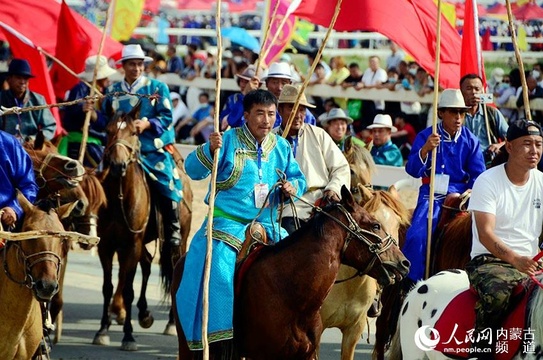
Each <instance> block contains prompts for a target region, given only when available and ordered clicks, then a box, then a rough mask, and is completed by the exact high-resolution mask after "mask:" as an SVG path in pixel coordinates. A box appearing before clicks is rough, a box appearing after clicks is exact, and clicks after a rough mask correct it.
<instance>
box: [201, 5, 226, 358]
mask: <svg viewBox="0 0 543 360" xmlns="http://www.w3.org/2000/svg"><path fill="white" fill-rule="evenodd" d="M215 24H216V28H217V80H216V82H215V92H216V94H217V99H216V101H215V116H214V117H213V124H214V128H215V132H219V131H220V123H219V112H220V104H219V103H220V102H219V98H220V94H221V68H222V36H221V2H220V0H218V1H217V11H216V15H215ZM220 151H221V149H220V148H217V149H215V151H214V152H213V167H212V169H211V180H210V181H211V189H210V194H209V210H208V214H207V248H206V260H205V268H204V289H203V294H202V307H203V310H202V345H203V348H204V353H203V358H204V360H208V359H209V342H208V339H207V325H208V322H209V281H210V278H211V261H212V256H213V210H214V209H215V192H216V191H217V171H218V168H219V154H220Z"/></svg>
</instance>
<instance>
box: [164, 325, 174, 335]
mask: <svg viewBox="0 0 543 360" xmlns="http://www.w3.org/2000/svg"><path fill="white" fill-rule="evenodd" d="M162 334H163V335H170V336H177V329H176V328H175V325H173V324H167V325H166V328H165V329H164V332H163V333H162Z"/></svg>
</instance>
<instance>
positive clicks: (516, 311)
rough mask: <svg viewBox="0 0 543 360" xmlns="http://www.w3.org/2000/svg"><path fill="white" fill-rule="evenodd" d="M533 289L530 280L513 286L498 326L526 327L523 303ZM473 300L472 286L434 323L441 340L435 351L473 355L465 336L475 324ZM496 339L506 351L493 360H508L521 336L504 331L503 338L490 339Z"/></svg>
mask: <svg viewBox="0 0 543 360" xmlns="http://www.w3.org/2000/svg"><path fill="white" fill-rule="evenodd" d="M534 288H535V285H534V284H533V283H530V282H529V280H526V281H524V282H521V283H520V284H518V285H517V286H516V287H515V289H514V290H513V295H512V296H511V300H510V305H509V313H508V315H507V316H506V317H505V320H504V321H503V322H502V325H501V329H507V330H509V329H525V322H526V317H525V314H526V306H527V305H528V299H529V298H530V294H531V292H532V291H533V290H534ZM476 301H477V294H476V292H475V290H474V289H472V288H470V289H468V290H465V291H463V292H461V293H460V294H458V295H457V296H456V297H455V298H454V299H452V300H451V302H449V304H448V305H447V307H446V308H445V310H444V311H443V313H442V314H441V316H440V317H439V319H438V320H437V321H436V324H435V325H434V329H436V330H437V334H439V336H440V339H441V340H440V341H439V342H438V344H437V345H436V347H435V348H434V350H436V351H440V352H442V353H444V354H446V355H448V356H451V357H454V358H464V359H467V358H470V357H473V354H470V353H469V350H470V346H471V341H470V340H469V339H468V334H469V333H470V332H471V331H472V330H473V326H474V324H475V302H476ZM459 314H462V316H459ZM432 335H433V334H432ZM473 340H475V339H473ZM496 340H497V341H504V342H505V343H506V344H507V347H508V348H507V351H506V352H505V353H500V354H496V355H495V359H496V360H509V359H511V357H512V355H513V354H515V353H516V352H517V351H518V349H519V347H520V345H521V341H522V336H517V337H510V336H509V334H507V335H506V336H505V337H503V338H498V339H496V338H495V334H494V336H493V341H496Z"/></svg>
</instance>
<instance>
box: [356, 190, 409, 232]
mask: <svg viewBox="0 0 543 360" xmlns="http://www.w3.org/2000/svg"><path fill="white" fill-rule="evenodd" d="M381 204H384V205H385V206H386V207H388V208H390V209H392V211H393V212H394V213H395V214H396V215H398V217H399V218H400V226H408V225H409V224H410V222H411V220H410V219H411V214H410V213H409V210H408V209H407V208H406V207H405V205H404V204H403V203H402V202H401V201H400V200H398V199H396V198H395V197H394V196H393V195H392V194H390V193H389V192H388V191H383V190H376V191H374V192H373V196H372V197H371V198H370V199H369V200H368V201H367V202H366V203H365V204H364V209H366V211H367V212H369V213H370V214H372V213H375V212H376V211H377V210H378V209H379V207H380V206H381Z"/></svg>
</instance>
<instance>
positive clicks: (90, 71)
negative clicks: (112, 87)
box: [77, 55, 117, 82]
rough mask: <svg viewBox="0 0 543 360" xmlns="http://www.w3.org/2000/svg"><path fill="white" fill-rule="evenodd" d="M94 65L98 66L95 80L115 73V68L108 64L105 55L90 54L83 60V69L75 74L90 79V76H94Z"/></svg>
mask: <svg viewBox="0 0 543 360" xmlns="http://www.w3.org/2000/svg"><path fill="white" fill-rule="evenodd" d="M97 60H98V61H97ZM94 67H98V69H97V72H96V80H102V79H106V78H108V77H110V76H111V75H113V74H116V73H117V70H115V69H113V68H112V67H110V66H109V65H108V63H107V58H106V57H105V56H103V55H100V57H98V56H97V55H92V56H89V57H88V58H87V59H86V60H85V70H84V71H83V72H81V73H79V74H77V76H78V77H79V78H80V79H83V80H85V81H88V82H90V81H92V77H93V76H94Z"/></svg>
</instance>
